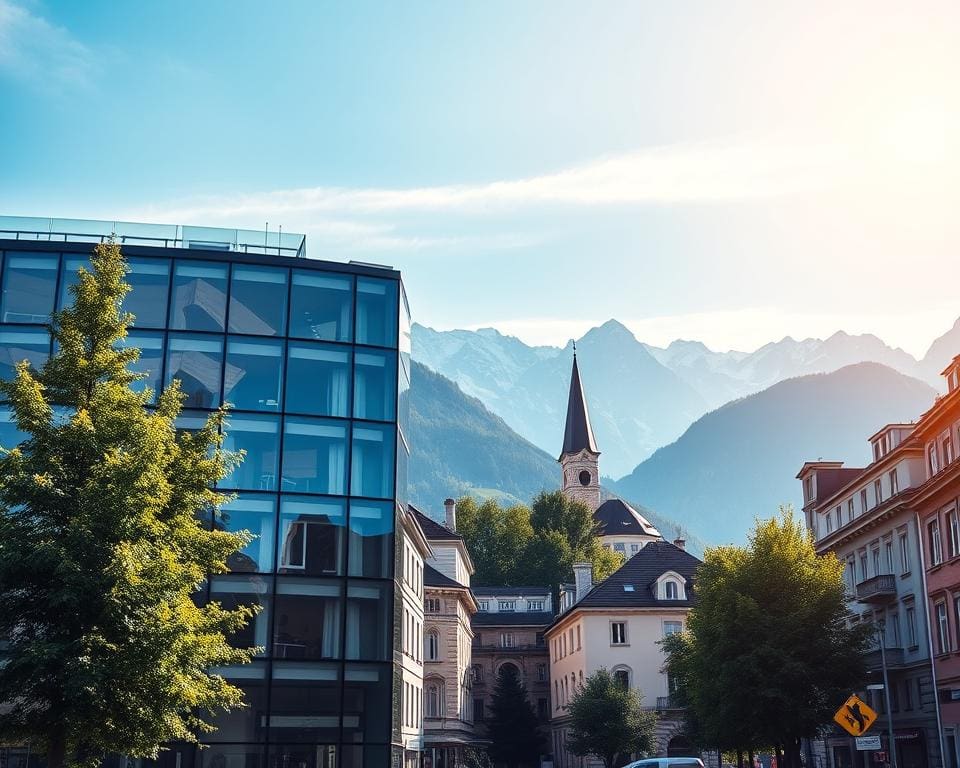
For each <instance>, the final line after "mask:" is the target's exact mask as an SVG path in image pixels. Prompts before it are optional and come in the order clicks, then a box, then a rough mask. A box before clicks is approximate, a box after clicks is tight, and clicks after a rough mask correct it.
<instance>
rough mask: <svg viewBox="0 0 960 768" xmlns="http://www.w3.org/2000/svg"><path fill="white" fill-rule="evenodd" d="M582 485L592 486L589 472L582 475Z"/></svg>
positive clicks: (584, 471)
mask: <svg viewBox="0 0 960 768" xmlns="http://www.w3.org/2000/svg"><path fill="white" fill-rule="evenodd" d="M580 485H590V473H589V472H587V470H583V471H582V472H581V473H580Z"/></svg>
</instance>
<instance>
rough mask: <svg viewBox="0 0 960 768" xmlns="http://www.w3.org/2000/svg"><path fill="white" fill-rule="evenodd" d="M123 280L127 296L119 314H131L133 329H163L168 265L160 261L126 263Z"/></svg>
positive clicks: (165, 311) (136, 260) (131, 260)
mask: <svg viewBox="0 0 960 768" xmlns="http://www.w3.org/2000/svg"><path fill="white" fill-rule="evenodd" d="M128 264H129V266H130V272H129V273H128V274H127V276H126V278H125V279H126V281H127V283H128V284H129V285H130V293H128V294H127V295H126V297H125V298H124V300H123V311H124V312H130V313H132V314H133V316H134V318H133V325H134V326H136V327H137V328H164V327H166V324H167V295H168V294H169V292H170V262H168V261H164V260H162V259H138V258H133V259H129V260H128Z"/></svg>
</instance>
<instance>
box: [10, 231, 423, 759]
mask: <svg viewBox="0 0 960 768" xmlns="http://www.w3.org/2000/svg"><path fill="white" fill-rule="evenodd" d="M111 233H116V234H117V239H118V241H119V242H120V244H121V247H122V250H123V253H124V254H125V256H126V257H127V259H128V261H129V265H130V274H129V276H128V278H127V280H128V282H129V283H130V285H131V286H132V290H131V292H130V294H129V295H128V296H127V298H126V301H125V303H124V308H125V309H126V310H128V311H129V312H132V313H133V314H134V315H135V318H136V319H135V321H134V324H133V326H132V328H131V330H130V334H129V337H128V339H127V344H130V345H134V346H137V347H139V348H140V349H141V350H142V353H141V356H140V361H139V363H138V368H139V370H140V371H141V372H143V373H144V374H146V377H145V378H144V379H143V381H142V382H140V383H139V384H138V386H141V387H146V386H149V387H151V388H153V389H154V390H157V389H159V388H161V387H162V386H164V385H166V384H169V383H170V382H171V381H172V380H173V379H179V380H180V382H181V386H182V388H183V391H184V393H185V397H186V401H185V406H184V411H183V414H182V416H181V419H180V426H181V427H182V428H184V429H193V428H196V427H198V426H199V425H200V424H202V423H203V421H204V420H205V418H206V416H207V414H208V413H209V411H210V410H212V409H215V408H217V407H218V406H219V405H220V404H221V403H224V402H228V403H231V404H232V406H233V407H232V410H231V412H230V416H229V423H228V426H227V430H226V431H227V436H226V439H225V447H226V448H227V449H229V450H240V449H243V450H245V451H246V459H245V461H244V462H243V463H242V464H241V465H240V466H239V467H237V468H236V469H235V470H234V471H233V472H232V474H231V475H230V476H229V477H227V478H226V479H225V480H224V481H223V482H222V483H221V484H220V487H222V488H223V489H224V490H227V491H230V492H231V493H234V494H236V498H235V500H233V501H231V502H230V503H229V504H227V505H225V506H224V507H223V508H222V510H221V511H220V513H219V514H218V515H217V516H216V519H213V520H211V521H209V524H210V525H213V526H216V527H219V528H223V529H228V530H249V531H251V532H253V533H254V534H256V539H255V540H254V541H253V542H251V543H250V544H249V545H248V546H247V547H246V548H245V549H244V550H243V551H241V552H238V553H236V554H235V555H234V556H233V557H232V558H231V560H230V562H229V566H230V573H229V574H227V575H221V576H214V577H212V578H211V579H210V580H209V583H208V584H207V586H206V594H205V595H204V596H203V598H202V599H206V600H217V601H220V602H221V603H222V604H224V605H225V606H236V605H240V604H251V603H256V604H258V605H260V606H262V610H261V612H260V613H259V614H258V615H257V616H256V618H255V619H253V620H252V621H251V623H250V625H249V626H248V627H247V628H246V629H245V630H244V631H242V632H241V633H240V634H239V635H238V636H236V637H235V638H233V642H235V643H236V644H238V645H240V646H253V645H256V646H262V647H263V648H264V651H263V653H261V654H260V656H259V657H258V658H257V660H256V661H255V662H254V663H253V664H250V665H245V666H242V667H237V668H229V669H219V670H217V671H218V672H219V673H220V674H223V675H224V676H225V677H227V678H229V679H230V680H232V681H234V682H235V683H236V684H237V685H239V686H241V687H242V688H243V689H244V691H245V694H246V701H247V704H248V705H249V706H248V707H246V708H244V709H241V710H238V711H234V712H232V713H229V714H225V715H221V716H220V717H219V718H218V719H217V721H216V724H217V726H218V729H217V731H216V732H215V733H213V734H210V735H209V736H205V737H204V738H203V742H204V743H205V745H206V748H205V749H202V750H198V749H196V748H195V747H193V746H175V748H174V749H173V750H171V751H170V752H167V753H164V757H163V758H162V762H163V763H164V764H166V765H170V766H176V768H191V766H196V767H197V768H200V767H201V766H202V767H203V768H206V767H207V766H210V768H267V767H268V768H333V767H334V766H336V768H384V766H390V765H391V764H393V763H394V761H395V760H396V756H398V755H402V749H401V748H400V738H399V728H398V724H397V718H396V717H395V716H394V709H395V704H394V702H396V701H398V699H399V692H398V690H397V683H396V681H397V680H398V679H399V678H398V673H395V668H394V647H395V633H394V626H395V624H396V622H395V620H394V590H395V588H396V583H395V581H394V561H395V552H394V529H395V521H396V519H397V515H398V511H399V510H401V509H403V508H404V505H405V504H406V499H405V493H406V465H407V457H408V455H409V448H408V446H407V442H406V435H407V434H408V433H407V429H406V423H405V422H406V405H407V398H406V393H407V391H408V389H409V381H410V361H409V350H410V346H409V344H410V331H409V313H408V308H407V302H406V298H405V295H404V290H403V285H402V283H401V280H400V274H399V273H398V272H397V271H394V270H392V269H389V268H385V267H376V266H370V265H361V264H353V263H348V264H344V263H336V262H325V261H316V260H311V259H307V258H305V257H304V255H305V254H304V251H305V248H304V242H303V238H302V237H300V236H297V235H290V234H285V235H283V237H282V238H281V237H280V236H278V235H277V234H276V233H268V234H266V235H265V234H264V233H263V232H259V233H257V232H252V233H238V232H237V231H234V230H215V229H207V228H204V229H196V228H194V229H191V228H186V227H184V228H180V227H151V226H148V225H118V224H114V223H107V224H103V223H98V222H76V221H69V222H56V221H54V220H29V219H16V220H11V219H3V218H0V257H2V258H0V284H2V294H0V376H3V377H5V378H9V377H10V376H11V375H12V373H13V368H14V365H15V363H16V362H17V361H19V360H23V359H27V360H29V361H30V362H31V363H32V364H33V365H35V366H39V365H41V364H42V363H43V362H44V360H46V359H47V357H48V356H49V355H50V353H51V342H50V339H49V335H48V331H47V329H46V328H45V327H44V324H45V323H48V322H49V319H50V315H51V312H53V311H54V310H55V309H57V308H59V307H62V306H64V304H65V303H66V302H69V301H70V293H69V290H68V288H69V286H70V285H71V284H72V282H73V281H75V279H76V271H77V269H78V268H79V267H81V266H84V265H87V264H88V263H89V257H90V253H91V251H92V250H93V247H94V246H93V243H95V242H99V241H100V240H101V239H103V238H104V236H109V235H110V234H111ZM20 439H21V436H20V435H19V434H18V433H17V431H16V427H15V425H14V424H13V422H12V421H11V414H10V409H9V408H8V407H6V406H4V405H2V404H0V445H3V446H7V447H9V446H11V445H13V444H15V443H17V442H19V440H20Z"/></svg>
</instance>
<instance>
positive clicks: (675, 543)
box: [673, 536, 687, 549]
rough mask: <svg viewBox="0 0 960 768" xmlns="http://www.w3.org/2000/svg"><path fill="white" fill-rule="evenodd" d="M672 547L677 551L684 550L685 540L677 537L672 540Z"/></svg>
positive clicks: (685, 546)
mask: <svg viewBox="0 0 960 768" xmlns="http://www.w3.org/2000/svg"><path fill="white" fill-rule="evenodd" d="M673 546H675V547H676V548H677V549H686V548H687V540H686V539H685V538H683V537H682V536H677V538H675V539H674V540H673Z"/></svg>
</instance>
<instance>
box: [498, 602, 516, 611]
mask: <svg viewBox="0 0 960 768" xmlns="http://www.w3.org/2000/svg"><path fill="white" fill-rule="evenodd" d="M497 608H498V609H499V610H501V611H515V610H517V601H516V600H500V601H498V603H497Z"/></svg>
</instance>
